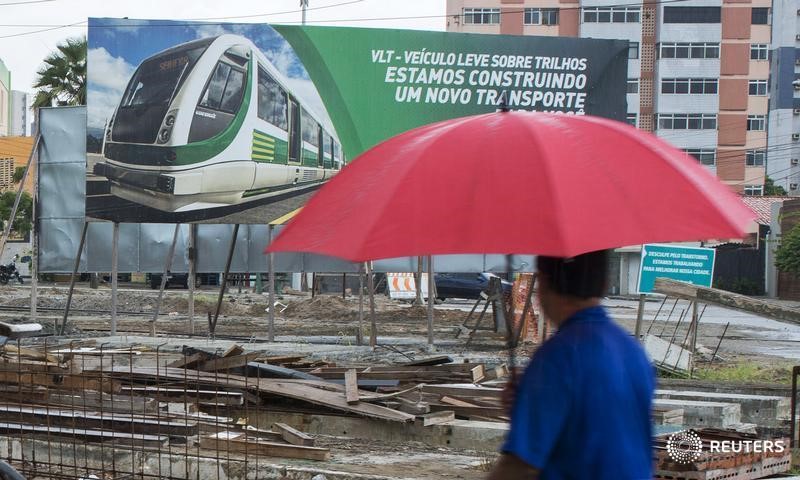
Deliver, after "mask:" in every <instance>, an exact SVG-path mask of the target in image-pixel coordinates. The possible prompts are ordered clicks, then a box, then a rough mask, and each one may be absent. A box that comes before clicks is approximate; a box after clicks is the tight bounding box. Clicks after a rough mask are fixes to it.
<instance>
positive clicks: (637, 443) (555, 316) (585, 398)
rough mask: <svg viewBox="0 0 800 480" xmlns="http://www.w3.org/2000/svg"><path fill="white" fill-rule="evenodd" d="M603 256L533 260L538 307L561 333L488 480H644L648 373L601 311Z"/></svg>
mask: <svg viewBox="0 0 800 480" xmlns="http://www.w3.org/2000/svg"><path fill="white" fill-rule="evenodd" d="M607 265H608V255H607V253H606V252H592V253H588V254H584V255H579V256H577V257H574V258H569V259H562V258H553V257H539V258H538V260H537V269H538V273H539V275H538V278H539V301H540V304H541V308H542V311H543V313H544V315H545V316H546V318H548V319H549V320H550V321H551V322H552V323H553V324H555V325H556V326H557V328H558V331H557V332H556V333H555V334H554V335H553V336H552V337H551V338H550V339H549V340H547V341H546V342H545V343H544V344H543V345H542V346H541V347H540V348H539V349H538V350H537V351H536V353H535V354H534V356H533V358H532V359H531V361H530V364H529V365H528V368H527V369H526V371H525V374H524V375H523V377H522V378H521V379H520V381H519V383H518V385H516V386H515V392H514V397H515V398H514V403H513V407H512V411H511V430H510V431H509V433H508V437H507V439H506V443H505V445H503V448H502V451H503V454H502V455H501V456H500V459H499V460H498V462H497V464H496V465H495V467H494V469H493V471H492V473H491V474H490V476H489V478H490V480H511V479H518V478H519V479H539V480H561V479H565V480H566V479H576V480H588V479H592V480H650V479H652V474H651V470H652V468H651V467H652V451H651V421H650V408H651V403H652V397H653V390H654V388H655V379H654V375H653V367H652V366H651V365H650V362H649V361H648V359H647V356H646V355H645V353H644V350H643V349H642V348H641V346H640V345H639V343H638V342H637V341H636V340H635V339H633V338H632V337H631V336H630V335H629V334H628V333H627V332H626V331H625V330H623V329H622V328H620V327H619V326H618V325H616V324H615V323H614V322H613V321H612V320H611V319H610V318H609V316H608V314H607V313H606V311H605V309H604V308H603V307H601V306H600V297H602V296H603V295H604V293H605V290H606V277H607V271H608V267H607Z"/></svg>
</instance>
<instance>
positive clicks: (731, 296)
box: [653, 277, 800, 325]
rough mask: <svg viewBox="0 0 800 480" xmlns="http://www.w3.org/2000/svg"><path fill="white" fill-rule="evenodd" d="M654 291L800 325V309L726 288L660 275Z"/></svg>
mask: <svg viewBox="0 0 800 480" xmlns="http://www.w3.org/2000/svg"><path fill="white" fill-rule="evenodd" d="M653 291H654V292H656V293H661V294H664V295H667V296H670V297H678V298H683V299H686V300H692V301H696V302H699V303H706V304H712V305H718V306H721V307H725V308H730V309H733V310H741V311H743V312H749V313H754V314H756V315H760V316H763V317H769V318H774V319H777V320H783V321H785V322H788V323H793V324H795V325H800V309H797V308H791V307H787V306H784V305H780V304H777V303H772V302H767V301H764V300H759V299H756V298H752V297H748V296H746V295H739V294H737V293H731V292H727V291H725V290H719V289H717V288H708V287H700V286H697V285H691V284H688V283H685V282H679V281H677V280H671V279H668V278H660V277H659V278H656V281H655V287H654V288H653Z"/></svg>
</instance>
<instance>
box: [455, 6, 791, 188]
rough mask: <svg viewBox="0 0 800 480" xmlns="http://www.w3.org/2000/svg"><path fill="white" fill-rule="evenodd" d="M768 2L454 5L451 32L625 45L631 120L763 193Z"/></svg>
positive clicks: (733, 182)
mask: <svg viewBox="0 0 800 480" xmlns="http://www.w3.org/2000/svg"><path fill="white" fill-rule="evenodd" d="M776 1H779V0H776ZM794 1H795V2H796V0H794ZM771 3H772V2H771V0H724V1H723V0H668V1H666V0H664V1H653V2H648V1H645V2H643V3H641V4H638V5H637V4H635V3H631V2H630V1H627V0H448V1H447V14H448V17H447V29H448V31H453V32H471V33H501V34H512V35H548V36H573V37H574V36H577V37H583V38H616V39H626V40H628V41H629V42H630V49H629V52H628V58H629V61H628V121H629V122H630V123H632V124H634V125H636V126H638V127H639V128H641V129H643V130H647V131H650V132H654V133H655V134H656V135H658V136H659V137H661V138H664V139H665V140H667V141H669V142H671V143H672V144H673V145H675V146H677V147H678V148H681V149H683V150H685V151H686V152H687V153H689V154H691V155H693V156H694V157H695V158H697V160H698V161H699V162H701V163H702V164H703V165H705V166H706V167H707V168H708V169H710V170H711V171H712V172H714V173H715V174H716V175H717V176H718V177H719V178H720V179H721V180H722V181H723V182H725V183H727V184H729V185H730V186H731V188H733V189H734V190H736V191H738V192H742V193H745V194H751V195H761V194H763V188H764V179H765V168H766V165H767V162H768V160H767V159H768V150H769V149H768V147H767V123H768V121H767V118H768V111H769V93H770V88H769V87H770V85H769V83H770V82H769V78H770V61H769V52H770V36H771V23H772V15H771V7H772V5H771ZM788 3H792V2H789V1H787V4H788Z"/></svg>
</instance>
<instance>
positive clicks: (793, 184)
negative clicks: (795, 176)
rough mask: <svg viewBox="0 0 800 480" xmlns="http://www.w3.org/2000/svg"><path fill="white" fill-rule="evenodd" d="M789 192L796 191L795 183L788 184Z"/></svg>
mask: <svg viewBox="0 0 800 480" xmlns="http://www.w3.org/2000/svg"><path fill="white" fill-rule="evenodd" d="M789 190H797V184H796V183H790V184H789Z"/></svg>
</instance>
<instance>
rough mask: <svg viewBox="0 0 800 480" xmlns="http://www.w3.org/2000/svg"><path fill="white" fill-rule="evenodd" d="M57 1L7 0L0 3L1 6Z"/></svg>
mask: <svg viewBox="0 0 800 480" xmlns="http://www.w3.org/2000/svg"><path fill="white" fill-rule="evenodd" d="M55 1H56V0H25V1H19V2H6V3H0V7H8V6H12V5H30V4H32V3H50V2H55Z"/></svg>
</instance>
